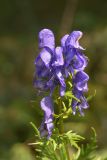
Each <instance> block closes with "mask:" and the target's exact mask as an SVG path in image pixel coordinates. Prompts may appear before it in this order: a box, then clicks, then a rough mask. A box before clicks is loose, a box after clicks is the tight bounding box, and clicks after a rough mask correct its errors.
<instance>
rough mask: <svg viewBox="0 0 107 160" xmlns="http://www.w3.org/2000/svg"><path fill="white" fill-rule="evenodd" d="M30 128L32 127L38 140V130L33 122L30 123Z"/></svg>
mask: <svg viewBox="0 0 107 160" xmlns="http://www.w3.org/2000/svg"><path fill="white" fill-rule="evenodd" d="M30 124H31V126H32V127H33V129H34V131H35V133H36V135H37V136H38V137H39V138H40V133H39V130H38V129H37V127H36V125H35V124H34V123H33V122H30Z"/></svg>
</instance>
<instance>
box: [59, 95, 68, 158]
mask: <svg viewBox="0 0 107 160" xmlns="http://www.w3.org/2000/svg"><path fill="white" fill-rule="evenodd" d="M58 102H59V103H58V104H59V106H58V111H59V114H61V113H62V102H61V97H59V98H58ZM58 128H59V133H60V134H63V133H64V122H63V118H62V117H61V118H60V119H59V124H58ZM65 150H66V155H67V160H70V156H69V151H68V146H67V145H65Z"/></svg>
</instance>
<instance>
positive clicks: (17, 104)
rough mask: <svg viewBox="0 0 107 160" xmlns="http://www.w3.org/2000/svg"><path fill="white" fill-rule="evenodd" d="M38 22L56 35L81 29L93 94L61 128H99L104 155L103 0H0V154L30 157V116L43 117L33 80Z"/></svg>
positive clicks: (106, 39) (1, 159)
mask: <svg viewBox="0 0 107 160" xmlns="http://www.w3.org/2000/svg"><path fill="white" fill-rule="evenodd" d="M75 1H76V3H74V2H75ZM69 4H70V5H69ZM67 7H68V8H67ZM70 20H71V22H70ZM42 28H50V29H52V30H53V31H54V33H55V36H56V37H59V38H60V37H61V36H62V35H64V34H65V33H66V32H70V31H72V30H73V29H74V30H81V31H83V32H84V37H83V39H82V40H81V44H82V45H83V46H84V48H86V49H87V50H86V51H85V53H86V55H87V56H88V57H89V59H90V61H89V66H88V69H87V72H88V74H89V75H90V82H89V88H90V89H89V94H94V92H95V90H96V91H97V94H96V96H95V97H94V98H93V100H92V101H91V102H90V108H89V110H87V111H86V112H85V117H82V118H81V117H79V116H78V115H77V116H73V117H71V118H70V119H69V121H67V122H66V126H65V129H66V130H68V129H69V130H70V129H72V130H74V131H76V132H78V133H80V134H82V135H84V136H86V137H88V136H89V130H90V127H91V126H93V127H94V128H95V129H96V132H97V134H98V144H99V150H100V151H99V152H98V154H102V155H105V154H106V148H107V138H106V133H107V62H106V61H107V1H106V0H94V1H92V0H90V1H86V0H59V1H58V0H45V1H42V0H22V1H21V0H14V1H13V0H10V1H8V0H3V1H0V160H7V159H8V160H17V159H20V160H24V159H25V160H33V159H34V156H33V149H32V148H31V149H30V148H29V147H28V146H27V144H28V142H32V137H33V131H32V129H31V127H30V125H29V122H30V121H33V122H36V124H37V126H39V124H40V122H41V118H42V114H41V113H40V108H39V98H38V97H39V96H38V95H37V91H36V90H35V89H34V88H33V85H32V81H33V73H34V69H35V68H34V59H35V57H36V55H37V54H38V44H37V43H38V42H37V34H38V31H40V30H41V29H42ZM58 41H59V39H57V42H58ZM58 44H59V42H58ZM58 44H57V45H58Z"/></svg>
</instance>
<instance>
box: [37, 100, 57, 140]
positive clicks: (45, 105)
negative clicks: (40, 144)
mask: <svg viewBox="0 0 107 160" xmlns="http://www.w3.org/2000/svg"><path fill="white" fill-rule="evenodd" d="M41 108H42V110H43V111H44V119H43V121H42V124H41V127H40V132H41V135H43V132H44V133H46V131H47V132H48V138H49V137H50V136H51V134H52V129H53V126H54V125H53V113H54V110H53V103H52V99H51V97H44V98H43V99H42V100H41Z"/></svg>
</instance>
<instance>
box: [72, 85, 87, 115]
mask: <svg viewBox="0 0 107 160" xmlns="http://www.w3.org/2000/svg"><path fill="white" fill-rule="evenodd" d="M73 94H74V96H75V97H76V98H77V99H78V101H77V100H76V99H73V100H72V110H73V114H74V115H75V114H76V108H78V110H79V112H80V114H81V115H82V116H83V115H84V113H83V109H87V108H88V107H89V105H88V103H87V100H86V98H85V97H84V95H83V92H82V91H79V90H78V89H77V88H76V87H74V88H73Z"/></svg>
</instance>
